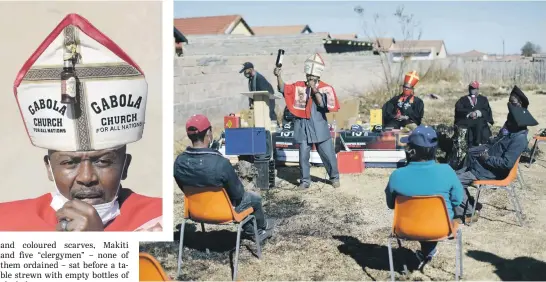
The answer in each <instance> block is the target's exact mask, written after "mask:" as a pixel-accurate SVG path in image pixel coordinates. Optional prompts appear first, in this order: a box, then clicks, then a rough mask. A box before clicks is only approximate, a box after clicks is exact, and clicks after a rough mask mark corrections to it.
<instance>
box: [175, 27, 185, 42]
mask: <svg viewBox="0 0 546 282" xmlns="http://www.w3.org/2000/svg"><path fill="white" fill-rule="evenodd" d="M174 40H175V42H176V43H180V42H186V43H187V42H188V39H187V38H186V37H185V36H184V34H182V32H180V30H178V29H177V28H176V27H174Z"/></svg>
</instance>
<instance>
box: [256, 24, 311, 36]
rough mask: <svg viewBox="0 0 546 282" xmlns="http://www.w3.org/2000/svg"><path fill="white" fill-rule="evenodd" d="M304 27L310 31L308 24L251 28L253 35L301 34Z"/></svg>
mask: <svg viewBox="0 0 546 282" xmlns="http://www.w3.org/2000/svg"><path fill="white" fill-rule="evenodd" d="M306 29H309V32H313V31H311V28H309V26H308V25H285V26H254V27H252V30H253V31H254V34H255V35H288V34H301V33H303V32H304V31H305V30H306Z"/></svg>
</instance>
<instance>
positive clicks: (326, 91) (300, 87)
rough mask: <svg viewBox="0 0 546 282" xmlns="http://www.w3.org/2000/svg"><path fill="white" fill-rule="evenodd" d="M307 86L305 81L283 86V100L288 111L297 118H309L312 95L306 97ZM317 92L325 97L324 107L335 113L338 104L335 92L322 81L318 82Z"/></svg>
mask: <svg viewBox="0 0 546 282" xmlns="http://www.w3.org/2000/svg"><path fill="white" fill-rule="evenodd" d="M306 89H307V86H306V84H305V81H297V82H295V83H293V84H285V85H284V100H285V102H286V107H287V108H288V110H289V111H290V112H291V113H292V114H293V115H295V116H296V117H299V118H306V119H310V118H311V106H312V104H313V100H312V95H309V97H306V96H307V94H306ZM318 91H319V92H320V93H322V94H323V95H326V105H325V106H326V107H327V108H328V111H329V112H337V111H338V110H339V102H338V100H337V95H336V91H335V90H334V88H333V87H332V86H330V85H328V84H326V83H324V82H322V81H319V85H318Z"/></svg>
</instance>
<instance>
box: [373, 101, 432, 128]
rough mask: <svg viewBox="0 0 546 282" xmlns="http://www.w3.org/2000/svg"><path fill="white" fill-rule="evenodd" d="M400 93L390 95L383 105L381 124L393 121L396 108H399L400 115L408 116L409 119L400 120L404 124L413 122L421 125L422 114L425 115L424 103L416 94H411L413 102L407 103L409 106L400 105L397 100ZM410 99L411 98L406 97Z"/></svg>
mask: <svg viewBox="0 0 546 282" xmlns="http://www.w3.org/2000/svg"><path fill="white" fill-rule="evenodd" d="M399 99H400V95H397V96H394V97H392V98H391V99H390V100H389V101H387V102H386V103H385V104H384V105H383V124H384V125H385V126H386V125H388V124H389V123H390V122H392V121H395V119H394V118H395V117H396V110H397V109H398V108H400V112H401V113H402V115H405V116H408V117H409V120H406V121H404V122H402V123H403V124H404V125H406V124H409V123H415V124H416V125H421V121H422V120H423V116H424V115H425V103H423V100H421V98H419V97H417V96H415V95H414V96H413V103H411V104H410V103H407V102H406V103H407V104H408V105H409V107H407V108H406V107H402V108H401V107H400V105H399V102H398V100H399ZM408 99H411V98H408Z"/></svg>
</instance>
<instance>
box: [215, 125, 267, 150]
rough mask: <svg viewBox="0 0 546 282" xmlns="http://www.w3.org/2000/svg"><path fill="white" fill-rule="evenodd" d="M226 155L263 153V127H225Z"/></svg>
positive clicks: (264, 146) (264, 148)
mask: <svg viewBox="0 0 546 282" xmlns="http://www.w3.org/2000/svg"><path fill="white" fill-rule="evenodd" d="M225 136H226V150H225V154H226V155H238V156H241V155H251V156H252V155H262V154H265V153H266V151H267V149H266V143H265V136H266V134H265V128H263V127H246V128H226V130H225Z"/></svg>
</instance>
